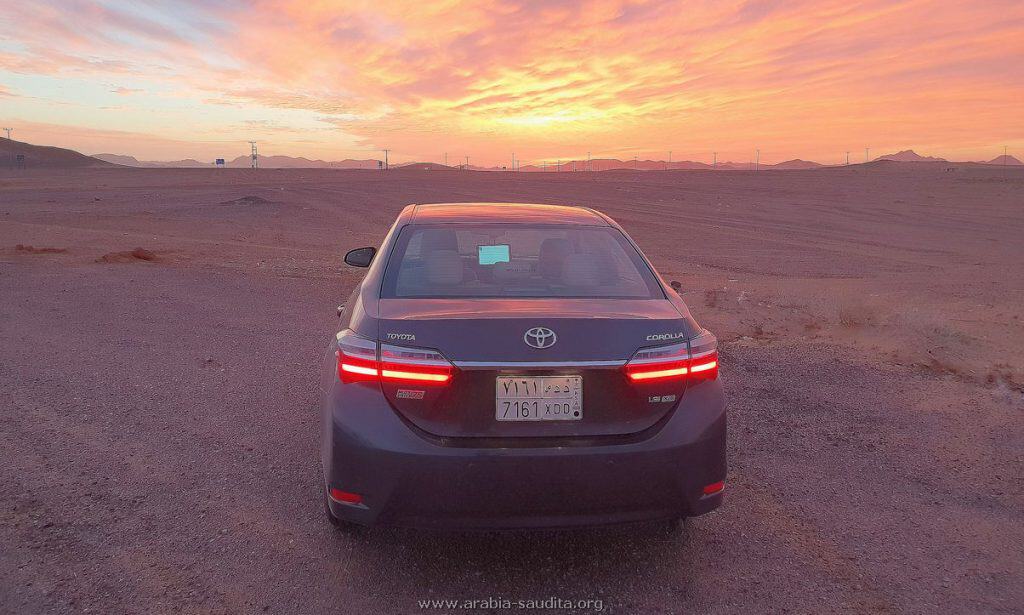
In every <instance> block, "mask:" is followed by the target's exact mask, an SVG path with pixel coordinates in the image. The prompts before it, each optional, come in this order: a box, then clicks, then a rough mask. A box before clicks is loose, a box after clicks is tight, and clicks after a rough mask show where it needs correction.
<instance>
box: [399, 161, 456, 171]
mask: <svg viewBox="0 0 1024 615" xmlns="http://www.w3.org/2000/svg"><path fill="white" fill-rule="evenodd" d="M391 168H392V169H393V170H401V169H405V170H409V171H454V170H455V168H454V167H446V166H444V165H443V164H439V163H437V162H406V163H403V164H393V165H391Z"/></svg>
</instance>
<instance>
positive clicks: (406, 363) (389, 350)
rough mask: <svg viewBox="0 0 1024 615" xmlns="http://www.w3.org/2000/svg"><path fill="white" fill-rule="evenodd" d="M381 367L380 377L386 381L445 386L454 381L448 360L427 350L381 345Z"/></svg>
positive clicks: (438, 353) (433, 351) (435, 352)
mask: <svg viewBox="0 0 1024 615" xmlns="http://www.w3.org/2000/svg"><path fill="white" fill-rule="evenodd" d="M380 365H381V370H380V375H381V378H382V379H384V380H394V381H396V382H416V383H421V384H444V383H446V382H448V381H449V380H451V379H452V364H451V363H449V362H448V359H446V358H444V356H443V355H442V354H441V353H440V352H437V351H436V350H430V349H427V348H405V347H402V346H393V345H391V344H381V345H380Z"/></svg>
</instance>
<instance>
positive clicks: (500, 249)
mask: <svg viewBox="0 0 1024 615" xmlns="http://www.w3.org/2000/svg"><path fill="white" fill-rule="evenodd" d="M509 256H510V255H509V249H508V244H505V245H500V246H477V262H479V263H480V264H481V265H493V264H494V263H507V262H508V261H509Z"/></svg>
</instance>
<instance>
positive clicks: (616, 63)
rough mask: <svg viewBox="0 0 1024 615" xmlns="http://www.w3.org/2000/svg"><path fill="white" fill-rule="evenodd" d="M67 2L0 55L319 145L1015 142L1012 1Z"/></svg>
mask: <svg viewBox="0 0 1024 615" xmlns="http://www.w3.org/2000/svg"><path fill="white" fill-rule="evenodd" d="M61 6H63V7H66V6H67V4H66V3H61ZM72 6H73V7H78V10H79V11H80V12H81V16H80V17H81V19H80V20H78V21H85V22H87V24H81V23H79V24H76V25H77V26H78V27H76V28H75V29H74V31H71V30H70V28H69V27H67V26H66V25H63V23H64V22H62V21H61V20H57V19H55V18H54V13H53V11H49V12H48V11H46V10H42V11H35V10H34V11H27V10H26V11H23V12H24V15H21V16H20V17H21V18H23V19H25V20H26V22H25V23H24V24H23V26H22V28H20V29H19V30H20V31H22V32H27V33H28V34H19V33H4V32H0V34H5V35H7V36H10V37H13V39H14V40H16V41H19V42H20V43H21V44H22V46H23V50H24V51H23V52H22V53H16V54H12V55H9V56H8V57H7V59H0V70H7V71H10V72H14V73H22V74H45V75H56V76H62V75H69V74H120V75H122V76H123V75H125V74H128V75H134V76H136V77H137V78H138V79H144V80H158V81H160V82H162V83H165V84H169V85H168V87H173V88H177V89H179V90H181V91H183V92H187V93H190V95H193V97H194V98H193V100H192V103H191V104H193V105H194V106H195V108H196V112H197V113H203V112H204V109H209V108H211V106H212V107H218V106H222V107H223V106H233V107H234V108H247V109H263V110H265V114H266V116H267V117H266V118H265V119H266V120H267V121H268V122H271V123H272V124H273V125H277V126H282V125H283V124H284V123H286V122H288V121H290V120H289V119H288V118H292V117H294V114H295V113H302V112H306V113H308V114H309V118H310V121H316V122H320V123H321V124H322V125H323V127H322V128H321V129H313V128H312V127H307V128H301V127H293V129H294V130H298V131H300V132H301V131H303V130H307V136H308V141H311V142H315V143H319V144H320V145H321V146H322V148H329V147H330V146H331V145H332V144H334V145H338V144H341V143H344V144H349V145H351V144H353V143H356V144H360V145H361V146H365V147H368V148H377V147H385V146H387V147H391V148H392V149H394V150H396V151H397V152H399V153H400V158H406V159H413V158H416V159H423V158H433V159H436V158H437V157H438V156H439V153H440V152H441V151H443V150H446V149H447V150H449V151H453V152H455V151H459V152H461V153H469V154H471V155H473V156H474V159H476V160H479V161H481V162H497V161H500V160H507V158H508V156H509V155H510V153H511V152H512V151H516V152H517V153H518V154H519V156H520V157H521V158H523V159H525V160H530V159H540V158H552V159H553V158H555V157H559V156H561V157H570V156H580V155H584V154H585V153H586V152H587V151H592V152H594V153H595V154H597V153H601V154H605V155H623V154H625V153H629V154H632V153H638V154H640V155H641V156H647V155H658V154H663V153H664V152H665V150H668V149H672V150H674V151H675V152H676V153H675V156H676V157H677V158H683V157H694V158H696V157H704V158H706V157H708V154H709V153H710V151H712V150H717V151H719V152H722V153H723V155H725V156H729V155H730V153H731V155H732V157H741V156H744V155H746V153H747V152H750V151H752V150H753V149H754V148H755V147H760V148H761V149H762V152H763V157H764V159H766V160H769V161H771V160H773V159H774V160H779V159H784V158H792V157H796V156H800V157H804V158H819V159H824V160H838V159H839V158H840V157H841V156H842V152H844V151H846V150H858V149H860V148H862V147H864V146H871V147H874V148H878V149H879V150H881V149H884V148H890V147H892V148H896V147H899V148H903V147H920V148H923V149H926V150H928V151H929V152H931V153H937V154H941V153H942V151H943V149H947V150H950V151H954V150H955V151H958V152H975V151H976V152H977V154H978V157H980V156H981V155H982V154H983V151H987V150H988V149H990V148H992V147H994V146H996V145H1001V144H1003V143H1006V142H1009V143H1011V144H1015V143H1020V144H1021V145H1024V121H1022V120H1021V119H1020V118H1021V117H1024V108H1022V106H1021V103H1020V102H1019V101H1021V100H1022V99H1024V96H1022V95H1024V71H1021V70H1020V68H1019V67H1020V65H1021V64H1022V62H1024V25H1022V24H1024V5H1022V4H1021V3H1019V2H1012V1H1002V0H997V1H994V2H985V3H978V2H967V1H964V0H952V1H945V2H937V1H925V0H904V1H897V2H894V1H892V0H868V1H866V2H861V3H857V4H855V5H854V4H851V3H849V2H848V1H847V0H813V1H812V0H793V1H791V2H786V3H777V2H769V1H767V0H748V1H727V0H725V1H710V0H705V1H699V2H687V3H679V2H676V1H668V0H593V1H587V2H582V1H578V2H575V1H559V0H551V1H548V2H542V3H538V2H528V1H525V0H524V1H520V2H515V1H497V0H495V1H490V2H479V1H472V2H470V1H459V0H439V1H436V2H429V3H425V2H420V1H412V0H410V1H392V2H384V3H382V2H367V1H362V0H358V1H353V0H344V1H337V2H330V1H326V0H301V1H300V0H277V1H271V0H255V1H253V2H247V3H245V5H244V6H245V10H237V9H238V8H240V7H237V6H234V5H233V3H231V2H213V3H211V4H210V5H207V4H206V3H200V2H192V1H188V2H177V3H174V4H173V5H170V4H168V5H167V9H166V10H164V11H160V10H158V9H152V10H150V11H149V12H147V11H143V10H139V11H127V10H125V11H117V10H113V9H110V8H109V7H107V6H106V5H105V4H101V3H98V2H90V1H88V0H77V1H76V2H74V3H72ZM16 10H17V9H16ZM67 10H68V9H67V8H65V9H64V13H66V12H67ZM72 10H75V9H72ZM84 25H89V26H90V27H82V26H84ZM26 26H27V27H26ZM54 40H56V41H58V42H59V44H56V45H49V46H47V45H44V44H43V42H44V41H54ZM133 98H134V97H133ZM36 119H49V118H36ZM325 129H326V130H325ZM292 153H295V154H301V153H303V152H300V151H296V152H292Z"/></svg>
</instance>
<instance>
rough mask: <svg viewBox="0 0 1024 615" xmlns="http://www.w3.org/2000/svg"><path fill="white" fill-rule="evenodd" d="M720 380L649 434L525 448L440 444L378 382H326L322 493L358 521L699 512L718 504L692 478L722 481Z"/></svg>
mask: <svg viewBox="0 0 1024 615" xmlns="http://www.w3.org/2000/svg"><path fill="white" fill-rule="evenodd" d="M725 435H726V415H725V402H724V398H723V395H722V388H721V384H720V382H718V381H714V382H707V383H703V384H700V385H698V386H695V387H692V388H691V389H690V390H688V391H687V392H686V394H685V395H684V396H683V398H682V400H681V402H680V405H679V407H678V408H676V410H675V411H674V413H673V414H672V416H671V417H670V418H669V419H668V420H667V421H666V422H665V424H664V425H663V426H662V427H661V429H659V430H657V431H656V432H655V433H654V434H652V435H651V437H650V438H648V439H645V440H642V441H639V442H631V443H627V444H607V445H596V446H566V447H550V448H543V447H536V448H465V447H460V446H442V445H440V444H438V443H435V442H432V441H430V440H428V439H425V438H423V437H421V436H420V435H418V434H417V433H415V432H414V431H413V429H412V428H410V426H409V425H407V424H406V423H405V422H404V421H403V420H402V419H401V418H399V417H398V415H397V414H396V413H395V412H394V411H393V410H392V409H391V408H390V407H389V406H388V404H387V402H386V401H385V400H384V399H383V398H382V396H381V394H380V392H379V391H375V390H373V389H370V388H367V387H359V386H340V385H337V384H336V385H335V386H333V387H332V390H331V392H330V393H329V394H328V395H327V397H326V403H325V412H324V440H323V450H322V455H323V460H322V461H323V468H324V476H325V478H326V481H327V485H328V487H334V488H338V489H341V490H343V491H348V492H352V493H357V494H360V495H361V496H362V498H363V505H362V506H352V505H348V504H344V503H341V502H335V501H333V500H329V502H328V505H329V506H330V508H331V512H332V513H333V514H334V515H335V516H336V517H338V518H340V519H344V520H346V521H351V522H355V523H359V524H364V525H377V524H379V525H397V526H414V527H439V528H482V529H491V528H540V527H570V526H580V525H602V524H611V523H623V522H630V521H641V520H649V519H662V518H672V517H680V516H692V515H700V514H704V513H706V512H710V511H711V510H714V509H715V508H717V507H718V506H719V505H720V504H721V503H722V497H723V496H722V493H718V494H715V495H710V496H705V495H704V493H703V489H704V486H706V485H709V484H711V483H715V482H717V481H721V480H724V479H725V475H726V459H725Z"/></svg>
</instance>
